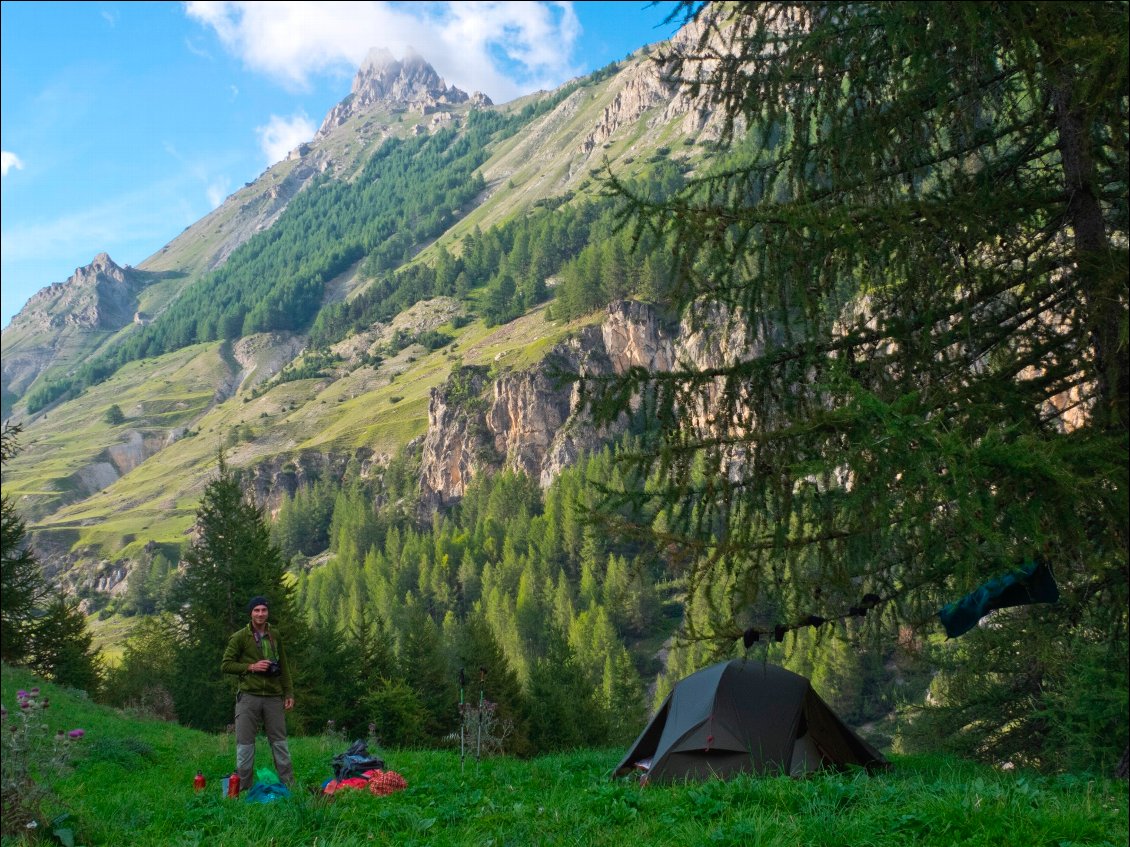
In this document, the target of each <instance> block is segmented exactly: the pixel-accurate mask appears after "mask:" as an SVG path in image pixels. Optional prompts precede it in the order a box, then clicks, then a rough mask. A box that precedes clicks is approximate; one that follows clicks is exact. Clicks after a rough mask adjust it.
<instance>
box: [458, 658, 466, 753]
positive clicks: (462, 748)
mask: <svg viewBox="0 0 1130 847" xmlns="http://www.w3.org/2000/svg"><path fill="white" fill-rule="evenodd" d="M466 684H467V675H466V674H465V673H463V668H460V669H459V773H463V758H464V756H466V754H467V746H466V744H465V742H464V739H465V738H466V733H467V715H466V712H465V710H464V703H463V687H464V686H465V685H466Z"/></svg>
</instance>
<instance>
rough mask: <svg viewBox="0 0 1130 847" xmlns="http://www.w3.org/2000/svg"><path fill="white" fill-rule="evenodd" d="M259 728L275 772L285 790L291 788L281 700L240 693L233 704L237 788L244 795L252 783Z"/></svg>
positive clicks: (284, 719)
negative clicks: (271, 758)
mask: <svg viewBox="0 0 1130 847" xmlns="http://www.w3.org/2000/svg"><path fill="white" fill-rule="evenodd" d="M260 726H262V727H263V728H264V729H265V730H266V732H267V741H269V742H270V744H271V755H272V756H273V757H274V759H275V771H277V772H278V775H279V779H281V780H282V781H283V784H284V785H286V786H287V787H288V788H293V787H294V766H293V765H291V763H290V748H289V747H287V746H286V711H285V710H284V709H283V698H282V697H260V696H259V695H258V694H246V693H240V695H239V697H238V698H237V699H236V701H235V767H236V770H237V771H238V773H239V788H240V790H241V791H246V790H247V789H249V788H251V786H252V785H253V784H254V780H255V736H256V735H258V733H259V727H260Z"/></svg>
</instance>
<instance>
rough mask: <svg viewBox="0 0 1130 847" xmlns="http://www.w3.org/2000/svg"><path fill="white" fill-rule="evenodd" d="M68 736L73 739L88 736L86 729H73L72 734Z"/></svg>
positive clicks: (69, 733)
mask: <svg viewBox="0 0 1130 847" xmlns="http://www.w3.org/2000/svg"><path fill="white" fill-rule="evenodd" d="M60 732H62V730H60ZM67 735H68V736H69V737H71V738H74V739H79V738H82V737H83V736H84V735H86V730H85V729H72V730H71V731H70V732H68V733H67Z"/></svg>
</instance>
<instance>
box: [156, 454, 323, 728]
mask: <svg viewBox="0 0 1130 847" xmlns="http://www.w3.org/2000/svg"><path fill="white" fill-rule="evenodd" d="M195 532H196V539H195V541H194V542H193V544H192V546H191V547H190V548H189V550H188V552H187V553H186V554H185V557H184V572H183V574H182V575H181V577H180V579H179V580H178V582H177V584H176V586H175V588H174V590H173V592H172V603H173V608H174V610H175V611H176V613H177V615H178V616H179V618H180V621H181V626H182V638H181V644H180V648H181V649H180V651H179V653H178V675H177V680H176V684H175V690H174V692H173V694H174V697H175V699H176V704H177V713H178V714H179V715H180V718H181V720H182V721H183V722H185V723H187V724H188V725H190V726H194V727H198V728H201V729H212V730H214V729H218V728H222V727H224V726H225V725H226V724H228V723H230V721H231V712H232V688H231V681H230V680H227V679H224V678H223V676H222V674H221V673H220V659H221V657H222V656H223V652H224V648H225V647H226V646H227V643H228V639H229V638H230V637H231V635H232V633H233V632H235V631H236V630H237V629H239V628H240V627H243V626H247V624H248V620H249V618H248V615H247V601H248V599H249V598H251V597H254V596H256V595H264V596H266V597H267V598H268V599H269V600H270V609H271V626H272V627H273V628H276V629H277V630H278V631H279V632H280V634H281V636H282V638H283V643H284V645H285V647H286V649H287V655H288V658H289V660H290V662H291V665H292V673H295V679H296V680H297V679H298V673H296V672H295V671H296V667H295V666H297V665H300V664H301V657H300V655H299V654H300V652H301V645H302V644H303V643H304V642H305V639H304V637H303V636H304V635H305V632H304V630H305V625H304V622H303V621H302V620H301V619H300V618H299V617H298V613H297V608H296V604H295V603H294V599H293V588H292V587H291V586H290V584H289V583H288V581H287V580H286V579H285V575H286V566H285V563H284V562H283V559H282V555H281V554H280V553H279V550H278V548H277V547H275V546H274V545H272V544H271V541H270V533H269V531H268V529H267V525H266V522H265V521H264V518H263V513H262V511H261V510H260V509H259V507H257V506H256V505H255V504H254V503H253V502H251V500H250V499H249V498H246V497H244V496H243V494H242V492H241V491H240V487H239V482H238V480H237V479H236V477H235V475H234V474H233V473H232V472H231V470H230V469H229V468H228V466H227V464H226V462H225V461H224V457H223V454H222V453H221V454H220V456H219V461H218V476H217V477H216V478H215V479H214V480H212V481H211V482H209V483H208V485H207V487H206V488H205V489H204V495H203V497H202V498H201V501H200V506H199V507H198V508H197V511H196V528H195ZM292 638H293V639H294V640H296V641H297V642H298V643H294V641H292V640H291V639H292ZM297 699H298V700H299V704H301V698H300V697H299V698H297Z"/></svg>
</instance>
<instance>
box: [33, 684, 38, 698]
mask: <svg viewBox="0 0 1130 847" xmlns="http://www.w3.org/2000/svg"><path fill="white" fill-rule="evenodd" d="M31 696H32V697H38V696H39V686H36V687H35V688H33V689H32V690H31Z"/></svg>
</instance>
